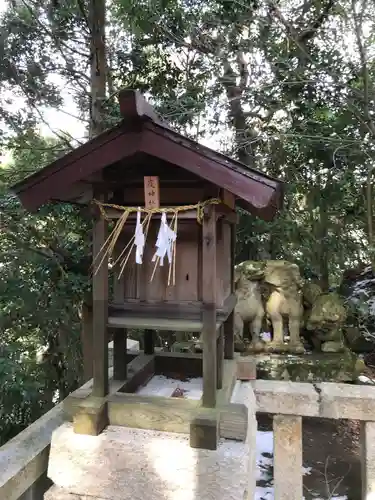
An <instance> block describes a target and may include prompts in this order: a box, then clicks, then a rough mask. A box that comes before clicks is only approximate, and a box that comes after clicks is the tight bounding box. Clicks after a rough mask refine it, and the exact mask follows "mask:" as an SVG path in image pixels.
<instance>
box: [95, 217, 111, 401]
mask: <svg viewBox="0 0 375 500" xmlns="http://www.w3.org/2000/svg"><path fill="white" fill-rule="evenodd" d="M107 225H108V224H107V221H106V220H105V219H104V218H103V217H102V216H101V215H99V214H98V215H97V216H96V219H95V221H94V227H93V258H94V262H95V263H94V271H93V277H92V294H93V341H94V345H93V377H94V381H93V382H94V383H93V390H92V394H93V396H97V397H100V398H104V397H105V396H107V394H108V331H107V330H108V259H107V258H105V259H104V260H103V263H102V264H101V266H100V267H99V268H98V264H99V263H100V261H101V257H99V258H98V259H97V260H96V261H95V257H96V256H97V255H98V254H99V252H100V250H101V248H102V246H103V245H104V243H105V241H106V239H107V229H108V228H107Z"/></svg>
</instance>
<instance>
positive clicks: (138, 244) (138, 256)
mask: <svg viewBox="0 0 375 500" xmlns="http://www.w3.org/2000/svg"><path fill="white" fill-rule="evenodd" d="M134 244H135V262H136V263H137V264H142V259H143V249H144V246H145V235H144V234H143V226H142V224H141V211H140V210H138V212H137V223H136V226H135V235H134Z"/></svg>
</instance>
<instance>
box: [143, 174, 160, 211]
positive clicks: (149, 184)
mask: <svg viewBox="0 0 375 500" xmlns="http://www.w3.org/2000/svg"><path fill="white" fill-rule="evenodd" d="M143 184H144V189H145V208H159V207H160V190H159V177H157V176H147V177H144V178H143Z"/></svg>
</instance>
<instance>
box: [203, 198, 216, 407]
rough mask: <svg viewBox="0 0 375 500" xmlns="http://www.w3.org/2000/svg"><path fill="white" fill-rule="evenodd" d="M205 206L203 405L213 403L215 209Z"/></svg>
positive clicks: (214, 373) (207, 405)
mask: <svg viewBox="0 0 375 500" xmlns="http://www.w3.org/2000/svg"><path fill="white" fill-rule="evenodd" d="M215 212H216V211H215V206H214V205H210V206H208V207H207V210H206V212H205V216H204V218H203V228H202V232H203V234H202V246H203V248H202V298H203V307H204V309H203V315H202V316H203V332H202V338H203V397H202V404H203V406H204V407H206V408H214V407H215V406H216V384H217V361H216V355H217V349H216V341H217V337H216V213H215Z"/></svg>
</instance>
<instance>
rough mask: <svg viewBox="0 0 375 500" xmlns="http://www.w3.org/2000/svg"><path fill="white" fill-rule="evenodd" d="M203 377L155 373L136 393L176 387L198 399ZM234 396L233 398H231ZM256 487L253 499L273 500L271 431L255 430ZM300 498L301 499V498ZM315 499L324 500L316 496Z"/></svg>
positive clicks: (344, 499) (159, 392)
mask: <svg viewBox="0 0 375 500" xmlns="http://www.w3.org/2000/svg"><path fill="white" fill-rule="evenodd" d="M202 385H203V379H202V378H201V377H197V378H192V379H190V380H186V381H181V380H175V379H171V378H168V377H164V376H163V375H155V376H154V377H152V379H151V380H150V381H149V382H148V383H147V384H146V385H145V386H144V387H141V388H140V389H139V390H138V391H137V393H138V394H140V395H141V396H161V397H170V396H171V395H172V393H173V391H174V390H175V389H177V388H179V389H181V390H182V391H183V393H184V397H186V398H188V399H195V400H198V399H200V398H201V397H202ZM241 385H242V384H241V383H237V384H236V387H235V390H234V391H233V396H232V401H234V399H236V400H237V399H238V398H241V394H240V393H241V388H242V387H241ZM233 398H234V399H233ZM257 466H258V468H257V488H256V492H255V497H254V500H274V490H273V478H272V467H273V432H266V431H258V432H257ZM302 473H303V474H304V475H308V474H310V473H311V467H302ZM301 500H302V499H301ZM315 500H326V499H324V498H318V497H317V498H316V499H315ZM329 500H347V497H345V496H341V497H331V498H330V499H329Z"/></svg>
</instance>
